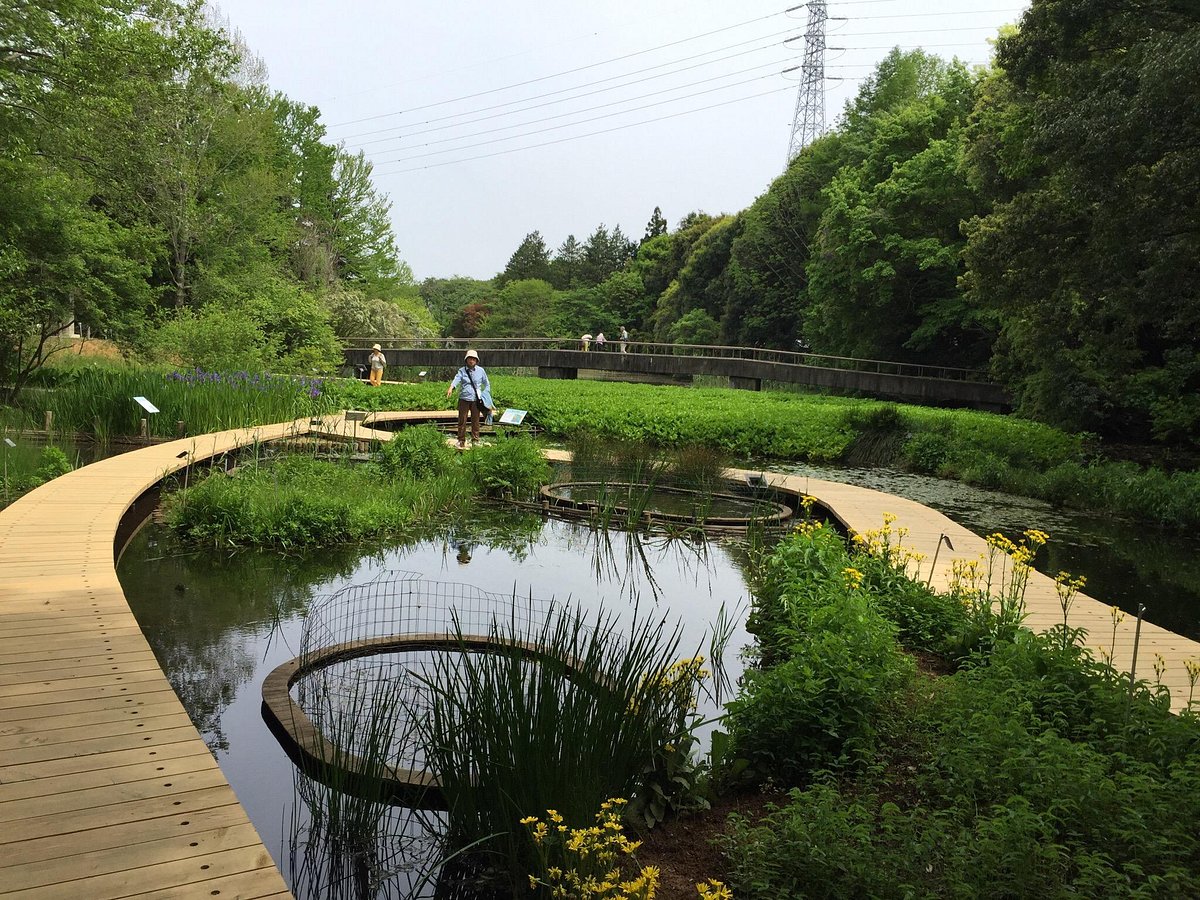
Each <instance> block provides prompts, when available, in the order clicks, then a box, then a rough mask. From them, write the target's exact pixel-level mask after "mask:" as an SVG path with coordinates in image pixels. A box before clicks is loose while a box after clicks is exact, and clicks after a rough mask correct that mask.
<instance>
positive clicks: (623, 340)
mask: <svg viewBox="0 0 1200 900" xmlns="http://www.w3.org/2000/svg"><path fill="white" fill-rule="evenodd" d="M628 343H629V332H628V331H626V330H625V326H624V325H622V326H621V334H620V336H619V338H618V340H617V345H618V346H619V347H620V348H621V352H622V353H626V352H627V350H626V346H627V345H628Z"/></svg>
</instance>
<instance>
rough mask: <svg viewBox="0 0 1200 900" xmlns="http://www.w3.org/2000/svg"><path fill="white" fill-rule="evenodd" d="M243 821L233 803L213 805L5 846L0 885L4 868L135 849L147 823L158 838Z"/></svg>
mask: <svg viewBox="0 0 1200 900" xmlns="http://www.w3.org/2000/svg"><path fill="white" fill-rule="evenodd" d="M245 821H246V813H245V811H244V810H243V809H242V808H241V807H240V806H237V805H236V804H232V803H230V804H227V805H225V806H215V807H212V808H211V809H199V810H191V811H189V812H186V813H180V812H178V811H176V810H174V809H173V810H172V812H171V813H169V814H168V815H165V816H161V817H159V819H158V820H154V819H151V820H139V821H137V822H129V823H125V824H121V825H105V826H103V827H99V828H90V829H87V830H86V831H72V832H68V833H66V834H54V835H50V836H48V837H41V838H35V839H33V840H27V841H20V842H19V843H12V844H5V845H4V853H3V856H2V857H0V858H2V859H3V864H2V865H0V884H3V883H4V882H3V879H4V875H5V871H6V870H5V868H4V867H12V866H22V865H27V864H28V863H36V862H42V861H49V862H51V863H55V862H56V861H57V860H59V859H61V858H62V857H66V856H70V855H72V854H75V853H95V852H97V851H100V850H109V849H114V848H127V849H130V850H133V851H135V852H136V848H137V847H138V846H140V845H141V844H143V843H145V842H146V840H147V834H148V833H149V831H148V829H147V827H146V826H147V824H153V825H154V826H155V829H154V833H155V834H158V835H160V836H161V837H170V836H173V835H179V836H181V837H182V836H184V835H191V834H195V833H197V832H203V831H208V830H210V829H218V828H230V827H233V826H235V825H240V824H242V823H244V822H245Z"/></svg>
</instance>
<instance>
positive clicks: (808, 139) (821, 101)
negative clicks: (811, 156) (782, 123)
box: [785, 0, 829, 168]
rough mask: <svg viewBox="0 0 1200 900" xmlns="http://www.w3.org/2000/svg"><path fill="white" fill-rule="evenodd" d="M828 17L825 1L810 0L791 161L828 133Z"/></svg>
mask: <svg viewBox="0 0 1200 900" xmlns="http://www.w3.org/2000/svg"><path fill="white" fill-rule="evenodd" d="M828 19H829V13H828V11H827V10H826V9H825V0H809V3H808V30H807V31H805V32H804V64H803V65H802V66H801V67H800V71H801V73H802V74H801V80H800V93H799V94H797V95H796V113H795V115H794V116H793V117H792V139H791V141H790V142H789V143H788V155H787V161H788V163H789V164H790V163H791V161H792V160H793V159H795V158H796V156H797V155H798V154H799V153H800V151H801V150H802V149H804V148H805V147H807V146H808V145H809V144H811V143H812V142H813V141H815V140H816V139H817V138H819V137H820V136H821V135H822V134H824V133H825V22H826V21H827V20H828ZM785 168H786V167H785Z"/></svg>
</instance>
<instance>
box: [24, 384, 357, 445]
mask: <svg viewBox="0 0 1200 900" xmlns="http://www.w3.org/2000/svg"><path fill="white" fill-rule="evenodd" d="M134 397H146V398H147V399H148V400H150V402H151V403H153V404H154V405H155V406H156V407H157V408H158V409H159V412H158V413H155V414H153V415H150V416H149V417H148V418H149V422H148V426H149V428H148V430H149V433H150V434H151V435H153V436H156V437H171V436H174V435H175V434H176V428H177V425H176V423H177V422H183V423H184V428H185V429H186V430H187V432H188V433H191V434H202V433H205V432H209V431H221V430H224V429H228V428H240V427H244V426H250V425H262V424H267V423H272V422H283V421H288V420H289V419H297V418H301V417H304V416H311V415H319V414H324V413H328V412H332V411H333V409H334V404H333V401H332V399H331V398H329V396H328V395H327V393H326V392H325V390H324V383H323V382H322V381H320V380H318V379H309V378H303V377H300V378H293V377H286V376H272V375H265V374H260V373H250V372H234V373H220V372H204V371H200V370H194V371H191V372H170V373H163V372H160V371H156V370H153V369H96V368H86V369H79V370H78V371H75V372H72V373H71V374H70V375H69V377H67V378H65V379H64V380H63V381H62V383H61V384H60V385H59V386H58V387H55V388H54V389H52V390H48V391H45V392H40V393H37V394H33V393H30V394H28V395H25V396H23V397H22V400H21V404H22V407H23V408H24V409H25V410H26V411H27V412H28V414H29V415H30V416H31V417H33V418H34V419H35V420H39V419H40V415H41V412H42V411H43V410H49V411H51V412H53V414H54V425H55V428H57V429H62V430H66V431H79V432H86V433H89V434H93V435H95V436H96V437H97V438H98V439H101V440H107V439H110V438H115V437H119V436H126V435H136V434H139V433H140V429H141V419H142V418H143V417H146V413H145V412H144V411H143V409H142V408H141V407H140V406H139V405H138V404H137V403H136V402H135V401H134V399H133V398H134Z"/></svg>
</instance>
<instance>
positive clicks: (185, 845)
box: [0, 823, 261, 898]
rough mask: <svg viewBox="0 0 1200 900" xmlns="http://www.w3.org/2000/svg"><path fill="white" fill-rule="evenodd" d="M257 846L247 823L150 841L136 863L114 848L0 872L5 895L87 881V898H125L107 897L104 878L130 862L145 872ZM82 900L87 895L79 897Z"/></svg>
mask: <svg viewBox="0 0 1200 900" xmlns="http://www.w3.org/2000/svg"><path fill="white" fill-rule="evenodd" d="M255 845H259V846H261V844H260V842H259V838H258V832H256V831H255V830H254V826H252V825H250V824H249V823H245V824H237V825H232V826H230V827H226V828H217V829H210V830H208V831H197V832H192V833H189V834H179V835H176V836H174V837H169V838H163V839H162V840H158V841H147V842H146V843H142V844H138V845H137V848H136V857H134V858H133V859H131V857H133V852H132V851H131V849H130V848H128V847H114V848H110V849H107V850H99V851H93V852H91V853H85V854H79V853H76V854H74V855H70V856H65V857H62V858H59V859H56V860H54V864H53V865H52V866H47V865H46V864H45V863H44V862H36V863H26V864H24V865H19V866H9V867H7V868H5V869H3V870H0V872H2V874H3V878H4V890H5V893H6V894H7V893H12V892H15V891H22V890H27V889H29V888H34V887H48V886H50V885H61V884H63V883H64V882H72V881H73V882H81V881H84V880H85V879H86V882H87V883H86V885H82V884H78V885H77V887H79V888H82V889H83V890H85V891H86V892H87V893H86V896H87V897H90V898H99V897H104V896H110V897H120V896H123V894H121V893H113V892H112V891H111V889H110V891H109V893H108V894H105V889H106V888H105V884H106V881H111V879H104V878H103V876H111V875H114V874H118V873H127V872H128V871H129V869H130V864H131V862H134V861H136V863H137V867H138V868H145V867H148V866H155V865H160V864H162V863H168V862H177V861H182V860H189V859H196V858H197V857H201V858H207V857H208V856H211V855H213V854H216V853H220V852H222V851H224V850H236V849H242V848H245V847H253V846H255ZM79 896H85V895H84V894H80V895H79Z"/></svg>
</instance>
